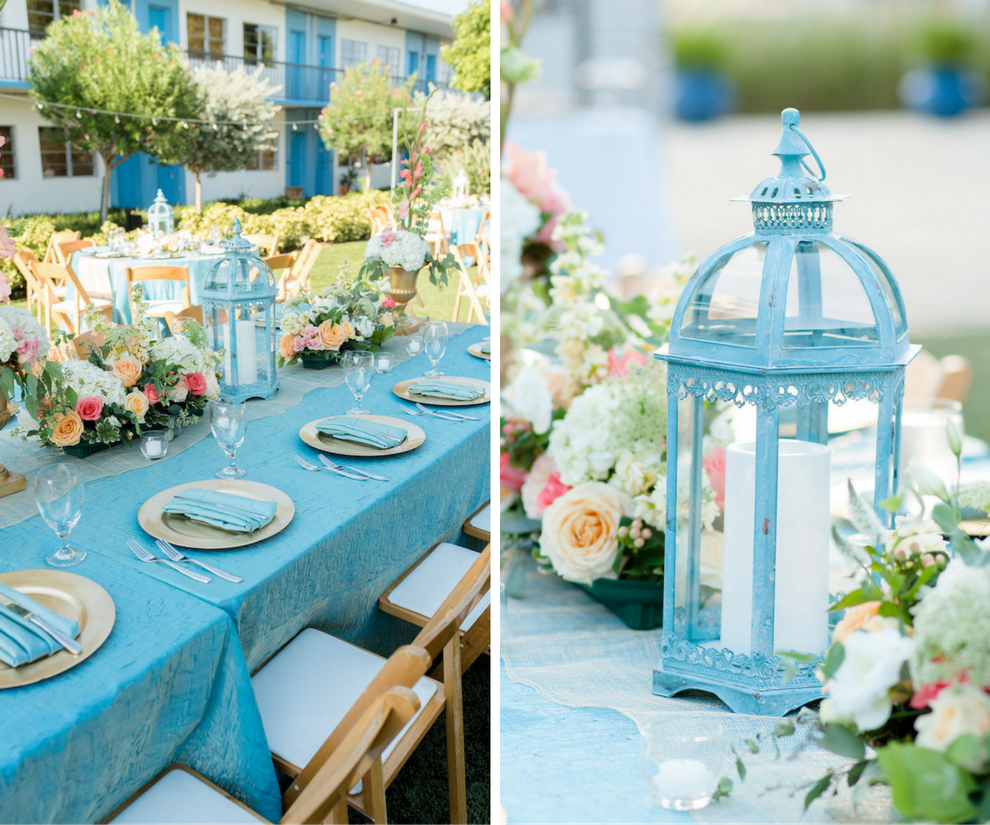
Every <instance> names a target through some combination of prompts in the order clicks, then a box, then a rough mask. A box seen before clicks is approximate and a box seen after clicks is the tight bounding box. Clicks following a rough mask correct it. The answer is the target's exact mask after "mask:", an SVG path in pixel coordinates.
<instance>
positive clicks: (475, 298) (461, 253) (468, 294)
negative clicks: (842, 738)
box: [450, 242, 489, 324]
mask: <svg viewBox="0 0 990 825" xmlns="http://www.w3.org/2000/svg"><path fill="white" fill-rule="evenodd" d="M450 251H451V254H452V255H453V256H454V260H455V261H457V270H458V273H457V277H458V285H457V295H455V296H454V317H453V320H454V321H456V320H457V317H458V315H459V314H460V311H461V299H462V298H467V300H468V316H467V320H468V323H469V324H470V323H471V321H472V319H473V318H474V316H476V315H477V316H478V323H482V324H485V323H488V318H487V316H486V314H485V307H484V305H483V304H482V297H484V298H485V301H486V302H487V301H488V300H489V298H488V297H487V296H484V295H483V290H480V289H479V287H480V286H481V280H482V278H481V276H480V275H479V278H478V283H472V282H471V275H470V273H469V272H468V268H467V264H466V262H465V260H464V259H465V258H473V259H474V260H475V261H479V262H480V260H481V250H480V249H479V248H478V245H477V244H476V243H473V242H472V243H462V244H458V245H456V246H452V247H451V248H450ZM479 268H480V263H479ZM485 280H486V283H487V278H486V279H485Z"/></svg>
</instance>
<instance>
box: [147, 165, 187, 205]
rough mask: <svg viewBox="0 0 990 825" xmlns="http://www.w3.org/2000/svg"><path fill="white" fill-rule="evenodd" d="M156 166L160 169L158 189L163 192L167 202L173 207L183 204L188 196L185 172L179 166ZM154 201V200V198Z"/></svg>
mask: <svg viewBox="0 0 990 825" xmlns="http://www.w3.org/2000/svg"><path fill="white" fill-rule="evenodd" d="M155 166H156V167H157V169H158V175H157V183H158V188H159V189H161V190H162V194H163V195H164V196H165V200H167V201H168V202H169V203H170V204H173V205H175V204H177V203H183V202H184V201H185V194H186V187H185V182H186V181H185V170H184V169H183V168H182V167H181V166H179V165H175V166H159V165H158V164H155ZM156 194H157V193H156ZM153 200H154V198H152V201H153ZM150 204H151V202H150V201H149V203H148V205H149V206H150Z"/></svg>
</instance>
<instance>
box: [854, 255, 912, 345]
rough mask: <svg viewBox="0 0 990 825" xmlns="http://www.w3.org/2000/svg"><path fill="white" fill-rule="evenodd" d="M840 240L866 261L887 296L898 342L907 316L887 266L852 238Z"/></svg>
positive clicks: (904, 331) (905, 329) (902, 333)
mask: <svg viewBox="0 0 990 825" xmlns="http://www.w3.org/2000/svg"><path fill="white" fill-rule="evenodd" d="M842 240H843V241H845V242H846V243H847V244H849V245H850V246H852V247H853V248H855V250H856V251H857V252H859V254H860V255H862V256H863V257H864V258H865V259H866V262H867V263H868V264H869V265H870V269H872V270H873V274H874V275H875V276H876V279H877V281H879V283H880V286H881V287H882V288H883V291H884V293H885V294H886V295H887V305H888V306H889V307H890V312H891V315H893V318H894V334H895V337H896V338H897V340H898V341H900V340H901V338H903V337H904V336H905V335H907V332H908V328H907V316H906V314H905V312H904V301H903V299H902V298H901V293H900V290H899V289H895V288H894V276H893V275H891V274H890V270H889V269H887V265H886V264H885V263H884V262H883V261H882V260H881V259H880V257H879V256H878V255H877V254H876V253H875V252H874V251H873V250H872V249H869V248H868V247H865V246H863V244H861V243H859V242H858V241H854V240H852V238H843V239H842Z"/></svg>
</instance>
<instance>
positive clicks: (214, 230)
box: [210, 226, 223, 246]
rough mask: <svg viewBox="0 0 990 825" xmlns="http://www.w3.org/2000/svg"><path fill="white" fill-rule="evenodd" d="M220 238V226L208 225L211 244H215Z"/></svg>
mask: <svg viewBox="0 0 990 825" xmlns="http://www.w3.org/2000/svg"><path fill="white" fill-rule="evenodd" d="M222 239H223V233H221V232H220V227H219V226H211V227H210V243H211V244H213V246H217V245H218V244H219V243H220V241H221V240H222Z"/></svg>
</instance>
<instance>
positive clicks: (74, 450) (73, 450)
mask: <svg viewBox="0 0 990 825" xmlns="http://www.w3.org/2000/svg"><path fill="white" fill-rule="evenodd" d="M109 449H110V445H109V444H103V443H101V442H99V441H98V442H96V443H95V444H88V443H85V444H84V443H79V444H76V445H74V446H72V447H63V448H62V452H63V453H65V454H66V455H71V456H73V457H75V458H89V457H90V456H91V455H93V454H94V453H101V452H103V451H104V450H109Z"/></svg>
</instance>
